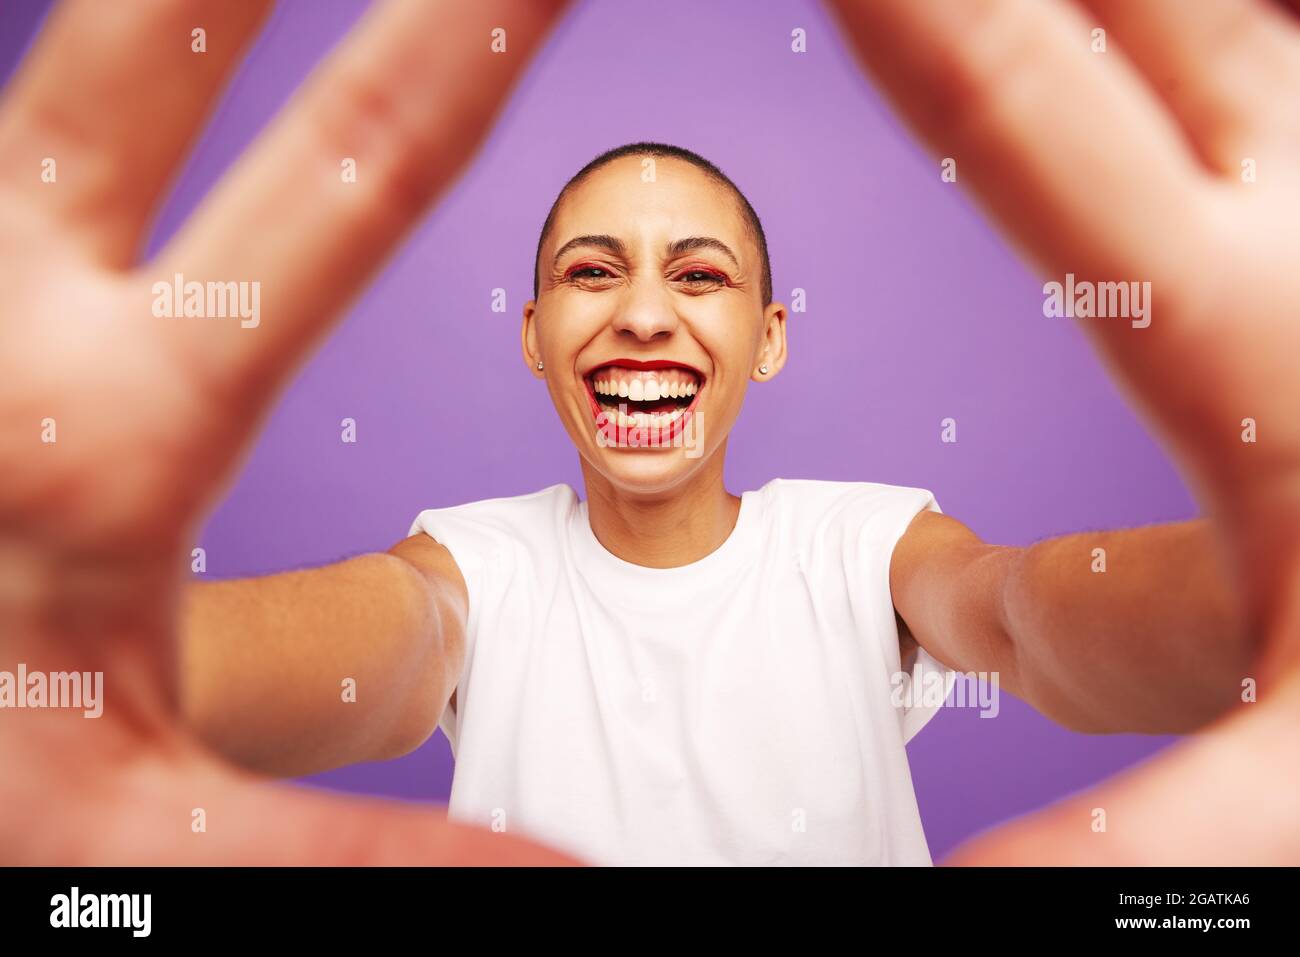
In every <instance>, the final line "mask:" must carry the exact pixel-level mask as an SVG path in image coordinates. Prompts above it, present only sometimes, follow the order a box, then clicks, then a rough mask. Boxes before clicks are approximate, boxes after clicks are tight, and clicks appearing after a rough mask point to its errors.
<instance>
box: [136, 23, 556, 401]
mask: <svg viewBox="0 0 1300 957" xmlns="http://www.w3.org/2000/svg"><path fill="white" fill-rule="evenodd" d="M563 6H564V4H563V3H562V2H557V0H546V2H537V0H482V2H476V3H473V4H464V3H460V2H456V0H389V2H387V3H385V4H383V5H381V6H380V7H378V8H376V9H375V10H373V11H372V12H371V13H370V14H369V15H368V17H367V18H366V20H364V21H363V23H362V24H361V25H360V26H359V27H358V29H357V32H356V33H355V35H354V36H352V37H351V38H349V39H348V40H347V41H346V43H345V44H344V45H343V47H342V48H340V49H339V50H338V51H337V52H336V53H335V54H333V55H332V56H331V57H330V58H329V60H328V61H327V62H326V63H325V64H324V66H323V67H322V68H321V69H320V70H318V71H317V73H316V74H314V75H313V76H312V77H311V78H310V79H309V80H308V81H307V85H306V87H305V88H304V89H303V90H302V91H301V92H300V93H299V95H298V96H297V97H296V98H295V100H294V102H293V103H292V104H291V105H290V106H289V108H288V109H287V110H286V112H285V113H284V114H282V115H281V116H280V117H279V118H278V119H277V120H276V122H275V124H274V125H273V126H272V128H271V129H269V130H268V131H267V132H266V134H264V135H263V136H262V137H261V139H260V140H259V141H258V142H257V143H256V144H255V145H254V147H253V148H252V150H251V151H250V153H248V154H247V155H245V156H244V157H243V159H241V161H240V162H239V164H238V165H237V166H236V167H235V168H234V169H233V170H232V171H231V172H230V174H229V175H228V176H227V177H226V178H225V180H224V181H223V182H222V183H220V184H219V185H218V186H217V188H216V189H215V191H214V192H213V193H212V195H210V196H209V197H208V199H207V200H206V201H205V203H204V205H203V206H202V207H201V209H200V210H199V211H198V213H197V214H196V215H195V216H194V217H193V218H192V219H191V220H190V222H189V223H188V224H187V225H186V227H185V228H184V230H183V231H182V233H181V234H180V235H179V236H178V237H177V238H176V240H175V241H174V242H173V243H172V244H171V245H170V247H169V248H168V249H166V250H165V251H164V254H163V255H162V256H161V257H160V258H159V260H158V262H157V263H155V264H153V266H152V267H151V269H150V276H151V277H155V276H156V277H161V278H163V279H166V280H171V278H172V277H173V275H175V274H182V273H183V274H184V275H185V276H186V278H187V279H188V278H190V277H193V278H194V279H196V280H199V281H244V282H258V283H260V286H259V287H258V288H259V289H260V293H259V295H260V313H261V315H260V317H259V318H258V319H257V320H256V321H253V322H240V323H227V324H200V325H198V326H191V327H190V330H191V331H190V334H189V335H188V342H187V344H186V345H185V348H186V349H187V354H188V355H189V357H190V360H191V361H192V362H193V363H194V365H195V367H196V368H197V369H198V370H199V374H200V375H204V376H207V377H210V378H212V379H215V380H218V381H219V382H220V383H221V384H222V388H223V389H226V390H230V391H232V392H233V393H235V394H239V395H242V396H244V397H245V398H248V397H250V396H251V397H254V398H256V399H258V400H264V399H265V397H266V395H267V394H268V392H269V391H270V390H271V388H272V387H273V386H274V385H275V383H276V382H277V381H278V380H279V378H280V377H281V376H282V375H284V374H285V373H286V371H287V368H288V366H289V364H290V362H291V360H293V359H294V358H295V357H296V356H298V355H299V354H300V353H301V352H302V351H303V350H304V349H305V348H306V347H307V345H308V344H309V343H310V342H311V341H312V340H313V339H314V338H316V337H317V336H319V335H320V334H321V333H322V332H323V331H324V330H325V328H326V319H327V318H329V317H330V316H332V315H336V314H337V313H338V312H339V311H340V310H341V309H342V307H343V306H344V305H346V303H347V302H348V300H349V299H351V297H352V296H354V295H355V294H356V293H357V292H358V291H359V289H360V288H361V286H362V284H363V282H364V281H365V280H366V279H367V277H369V276H370V275H371V274H372V273H373V272H374V271H375V269H376V268H377V267H378V265H379V264H380V263H381V262H382V261H383V260H384V259H385V258H386V256H387V255H388V253H389V252H390V250H391V249H392V248H393V246H394V245H395V244H396V243H397V242H398V240H399V239H400V238H401V237H402V236H403V234H404V233H405V232H406V231H407V229H409V228H410V226H411V225H412V224H413V223H414V222H415V221H416V220H417V219H418V218H419V217H420V216H421V214H422V213H423V211H424V210H425V208H426V207H427V206H428V204H429V203H430V202H431V201H432V200H433V199H434V197H435V196H437V195H438V193H439V192H440V191H441V190H442V189H443V188H444V187H445V186H446V185H447V184H448V183H449V182H450V180H451V178H452V176H453V175H454V174H455V173H456V171H457V170H458V169H459V168H460V167H461V166H462V164H464V163H465V161H466V160H467V159H468V158H469V156H470V155H471V153H472V151H473V150H474V149H475V148H476V146H477V144H478V142H479V140H480V138H481V137H482V136H483V134H484V133H485V132H486V130H487V128H488V126H489V123H490V121H491V119H492V117H493V115H494V113H495V111H496V109H497V107H498V105H499V104H500V103H501V101H502V100H503V99H504V97H505V95H506V93H507V91H508V89H509V87H510V85H511V83H512V82H513V80H514V78H515V77H516V75H517V74H518V73H519V71H520V69H521V67H522V66H523V64H524V63H525V61H526V59H527V57H528V55H529V53H530V52H531V50H532V49H533V48H534V47H535V46H536V45H537V44H538V42H539V40H540V39H541V37H542V35H543V33H544V31H545V29H546V28H547V27H548V26H549V24H550V23H551V21H552V20H553V19H554V18H555V17H556V15H557V14H558V12H559V10H560V9H561V8H562V7H563ZM502 43H504V48H502V47H501V44H502ZM494 45H495V46H496V47H497V49H496V50H494Z"/></svg>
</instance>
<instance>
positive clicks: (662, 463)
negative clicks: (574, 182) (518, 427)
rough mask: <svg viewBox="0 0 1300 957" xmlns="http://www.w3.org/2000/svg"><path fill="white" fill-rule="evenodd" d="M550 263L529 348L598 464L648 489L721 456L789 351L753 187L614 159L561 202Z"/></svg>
mask: <svg viewBox="0 0 1300 957" xmlns="http://www.w3.org/2000/svg"><path fill="white" fill-rule="evenodd" d="M651 161H653V166H649V165H648V164H649V163H650V162H651ZM538 277H539V279H538V297H537V299H536V300H535V301H532V302H529V303H528V304H527V305H526V306H525V307H524V328H523V343H524V357H525V359H526V360H527V361H528V363H529V366H530V368H532V370H533V372H534V374H535V375H538V376H540V377H544V378H545V380H546V385H547V389H548V390H549V391H550V394H551V401H552V402H554V403H555V408H556V410H557V411H558V412H559V414H560V419H561V421H562V422H563V423H564V427H565V429H566V430H567V431H568V433H569V436H570V437H571V438H572V439H573V442H574V444H575V445H576V446H577V448H578V451H579V453H580V454H581V455H582V457H583V458H584V459H585V460H586V461H587V463H588V464H589V465H590V466H591V467H593V468H594V469H595V470H596V471H597V472H599V473H600V474H601V475H602V476H604V477H605V478H606V479H607V480H608V481H609V482H610V483H612V484H613V485H614V486H616V487H617V488H619V489H621V490H622V491H624V492H628V493H633V494H654V493H663V492H665V491H669V490H671V489H672V488H673V487H674V486H677V485H679V484H680V483H682V482H683V481H685V480H686V479H688V478H689V477H691V476H692V475H694V474H696V473H697V471H698V470H699V469H700V468H702V467H703V466H704V465H705V464H706V463H709V462H710V461H714V457H715V455H716V456H718V459H717V461H715V463H714V464H720V457H721V453H722V450H724V449H725V440H726V436H727V433H728V432H729V431H730V429H731V425H732V423H733V422H734V421H735V419H736V416H737V415H738V414H739V412H740V407H741V404H742V403H743V402H744V398H745V389H746V387H747V385H748V383H749V380H750V379H751V378H752V379H756V380H759V381H765V380H767V379H770V378H772V376H774V375H775V374H776V373H777V372H778V371H779V370H780V368H781V365H782V363H783V362H784V360H785V315H786V313H785V308H784V306H782V305H780V304H778V303H773V304H772V305H769V306H768V307H767V308H766V309H765V308H764V307H763V301H762V264H761V262H760V259H759V251H758V244H757V242H756V241H755V239H754V238H753V237H752V235H751V233H750V232H749V230H748V229H747V228H746V225H745V220H744V218H743V216H742V214H741V211H740V208H739V205H738V201H737V199H736V198H735V197H734V196H733V195H732V194H731V193H730V192H729V191H728V190H726V189H724V188H723V187H721V186H719V185H718V184H716V183H715V182H714V181H713V180H712V179H710V178H709V177H708V176H707V175H705V174H704V173H703V172H701V171H700V170H698V169H696V168H695V167H694V166H692V165H690V164H689V163H684V162H682V161H680V160H676V159H671V158H663V157H640V156H625V157H622V158H620V159H617V160H614V161H613V162H611V163H609V164H607V165H606V166H604V167H602V168H601V169H599V170H597V171H596V172H595V173H592V174H591V175H590V176H588V177H587V179H586V180H584V181H583V182H582V183H581V184H580V185H578V186H577V187H576V188H575V189H574V190H572V191H571V192H570V193H569V195H568V196H567V197H565V198H564V200H563V201H562V202H561V204H560V207H559V209H558V210H557V213H556V216H555V219H554V222H553V225H552V229H551V232H550V235H549V236H548V237H547V239H546V241H545V243H544V244H543V246H542V250H541V254H540V259H539V263H538ZM538 360H541V361H542V362H543V363H544V365H545V371H544V372H540V371H538V370H537V368H536V366H537V362H538ZM761 365H766V366H767V372H766V373H760V372H759V367H760V366H761Z"/></svg>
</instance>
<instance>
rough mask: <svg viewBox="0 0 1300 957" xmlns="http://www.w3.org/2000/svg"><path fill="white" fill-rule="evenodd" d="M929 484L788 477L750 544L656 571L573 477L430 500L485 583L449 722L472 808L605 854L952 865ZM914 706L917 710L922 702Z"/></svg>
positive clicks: (481, 817)
mask: <svg viewBox="0 0 1300 957" xmlns="http://www.w3.org/2000/svg"><path fill="white" fill-rule="evenodd" d="M927 508H928V509H931V510H933V511H938V510H939V507H938V505H937V504H936V502H935V500H934V496H933V495H931V493H930V492H928V491H926V490H924V489H916V488H903V487H898V486H890V485H879V484H874V483H867V482H821V481H803V480H787V479H775V480H773V481H771V482H769V483H767V484H766V485H764V486H763V487H762V488H761V489H759V490H757V491H751V492H745V493H744V494H743V495H742V496H741V506H740V515H739V518H738V520H737V522H736V526H735V528H734V530H733V531H732V533H731V535H730V536H729V537H728V538H727V540H726V541H725V542H724V543H723V544H722V545H721V546H720V547H719V548H717V549H716V550H715V551H713V552H711V553H710V554H709V555H706V556H705V557H704V558H702V559H700V560H699V561H697V562H693V563H692V564H690V565H684V566H680V567H677V568H646V567H643V566H640V565H634V564H632V563H630V562H626V561H624V560H622V559H620V558H618V557H617V556H615V555H614V554H612V553H611V552H609V551H608V550H606V549H605V547H604V546H602V545H601V544H600V542H599V541H598V540H597V538H596V537H595V535H594V534H593V532H592V530H591V525H590V524H589V522H588V519H587V506H586V503H585V502H583V501H580V500H579V499H578V496H577V495H576V494H575V492H574V491H573V489H572V488H570V487H569V486H567V485H553V486H551V487H550V488H546V489H543V490H541V491H539V492H535V493H533V494H531V495H521V496H517V497H513V498H498V499H489V500H486V501H481V502H473V503H470V504H467V505H460V506H456V507H453V508H443V509H429V510H426V511H424V512H421V513H420V514H419V516H417V518H416V520H415V522H414V524H413V525H412V526H411V534H415V533H416V532H417V531H423V532H426V533H427V534H429V535H431V536H433V538H434V539H436V540H437V541H438V542H441V543H442V544H443V545H445V546H446V547H447V548H448V549H449V550H450V551H451V553H452V555H453V557H454V558H455V560H456V563H457V565H459V567H460V569H461V572H462V574H463V575H464V576H465V582H466V584H467V586H468V590H469V620H468V628H467V631H466V657H465V670H464V673H463V674H462V675H461V678H460V683H459V685H458V686H457V692H456V709H455V710H453V709H452V708H451V707H450V706H448V708H447V710H446V711H445V712H444V714H443V716H442V720H441V722H440V727H441V728H442V730H443V732H444V733H445V734H446V735H447V738H448V739H449V740H450V742H451V746H452V752H453V754H454V755H455V758H456V765H455V773H454V777H453V780H452V789H451V800H450V804H449V811H448V812H449V814H450V815H451V816H452V817H453V818H456V819H458V820H463V821H466V822H470V823H474V824H478V825H480V826H483V827H495V829H496V830H503V829H504V830H507V831H509V832H512V833H521V834H525V835H528V836H531V837H533V838H535V839H537V840H540V841H542V842H543V843H546V844H549V845H551V846H553V847H556V848H559V849H561V850H565V851H568V852H570V853H572V854H574V855H576V856H577V857H579V858H582V859H584V860H587V861H589V862H591V863H595V864H746V865H756V864H904V865H928V864H930V863H931V860H930V853H929V849H928V848H927V846H926V842H925V834H924V832H923V831H922V829H921V820H920V815H919V812H918V810H917V804H916V796H915V793H914V791H913V789H912V778H911V772H910V770H909V768H908V763H907V752H906V750H905V748H904V745H905V743H906V742H907V741H908V739H910V738H911V737H912V736H913V735H914V734H916V732H917V731H919V730H920V729H921V727H922V726H924V725H925V723H926V722H927V721H929V719H930V718H931V717H932V716H933V715H934V713H935V711H936V710H937V709H938V707H939V706H940V705H939V704H938V703H937V702H936V700H935V698H936V696H935V695H930V696H928V698H925V697H923V696H919V695H915V696H909V695H907V694H906V693H904V692H905V691H906V686H907V685H908V683H909V682H911V683H914V685H915V686H917V687H919V685H920V683H921V678H920V672H921V670H922V669H923V670H924V672H925V673H926V674H927V677H929V678H933V677H935V674H934V673H935V672H940V673H942V675H943V682H944V684H943V687H944V688H945V689H947V688H950V687H951V681H952V679H953V677H954V676H953V675H952V673H951V672H950V671H948V670H947V669H945V668H944V666H943V665H941V664H939V663H938V662H937V661H935V660H934V659H933V658H931V657H930V656H929V655H928V654H926V653H925V652H924V651H921V652H920V653H919V654H918V655H917V660H916V663H915V665H914V666H913V668H912V670H911V671H910V672H909V673H908V674H906V675H903V674H900V672H899V666H900V656H899V647H898V631H897V625H896V622H895V619H894V608H893V602H892V599H891V596H890V590H889V563H890V557H891V555H892V553H893V550H894V545H895V543H896V542H897V541H898V539H899V538H900V537H901V536H902V534H903V531H904V530H905V529H906V528H907V525H908V523H909V522H910V521H911V519H912V518H913V517H914V516H915V515H916V514H917V513H918V512H919V511H921V510H922V509H927ZM909 705H910V707H909Z"/></svg>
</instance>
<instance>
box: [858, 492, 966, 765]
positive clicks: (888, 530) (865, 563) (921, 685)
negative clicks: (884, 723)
mask: <svg viewBox="0 0 1300 957" xmlns="http://www.w3.org/2000/svg"><path fill="white" fill-rule="evenodd" d="M927 510H928V511H932V512H940V511H941V509H940V508H939V503H938V502H937V501H936V500H935V497H934V495H933V493H931V492H930V491H928V490H926V489H919V488H904V487H896V486H871V494H869V495H867V496H866V503H865V506H864V509H863V512H861V513H860V516H861V525H860V526H859V534H858V539H857V543H856V545H857V564H858V580H859V581H862V582H863V586H862V587H863V588H864V591H865V593H866V600H867V601H868V603H869V604H868V608H869V610H870V617H871V619H872V622H873V624H874V626H875V627H874V631H875V636H876V638H877V639H878V640H879V642H880V652H881V654H882V656H883V659H884V661H885V666H886V672H887V675H888V681H889V687H888V694H889V702H890V705H891V706H892V708H893V709H894V711H895V712H896V714H897V715H898V720H899V728H900V732H901V734H902V737H903V743H904V744H906V743H907V742H908V741H910V740H911V739H912V738H913V737H915V736H916V734H917V732H919V731H920V730H921V729H922V728H923V727H925V726H926V724H928V723H929V721H930V719H931V718H933V717H934V716H935V714H937V713H938V711H939V709H940V708H942V707H943V705H944V702H945V701H946V700H947V699H948V695H949V693H950V692H951V691H952V687H953V684H954V683H955V682H956V678H957V675H956V673H955V672H954V671H953V670H952V669H951V668H949V667H947V666H946V665H944V664H942V663H941V662H939V661H938V660H937V659H935V658H934V657H933V656H932V655H930V653H929V652H927V651H926V650H925V649H924V648H918V649H917V650H916V654H915V658H914V660H913V662H912V664H911V667H910V668H908V669H907V670H906V671H905V670H903V662H902V656H901V654H900V649H899V634H898V621H897V618H896V617H895V611H894V597H893V591H892V589H891V588H890V583H889V570H890V566H891V564H892V561H893V555H894V550H895V548H896V547H897V545H898V542H899V541H900V540H901V539H902V537H903V534H904V533H905V532H906V531H907V527H908V525H910V524H911V522H912V520H913V519H914V518H915V517H916V516H917V515H919V514H920V513H921V512H922V511H927Z"/></svg>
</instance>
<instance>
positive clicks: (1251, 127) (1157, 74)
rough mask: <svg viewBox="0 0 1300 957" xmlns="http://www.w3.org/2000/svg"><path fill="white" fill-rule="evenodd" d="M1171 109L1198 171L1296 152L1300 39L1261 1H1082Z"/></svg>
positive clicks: (1232, 169)
mask: <svg viewBox="0 0 1300 957" xmlns="http://www.w3.org/2000/svg"><path fill="white" fill-rule="evenodd" d="M1084 2H1085V4H1086V5H1087V6H1088V7H1089V8H1091V9H1092V10H1094V11H1095V12H1096V14H1097V15H1098V16H1099V17H1100V19H1101V22H1102V24H1103V26H1104V27H1105V29H1106V30H1107V31H1109V33H1110V37H1111V38H1112V39H1115V40H1118V42H1119V43H1120V45H1121V46H1122V47H1123V48H1124V52H1125V53H1126V54H1127V56H1128V58H1129V60H1130V61H1131V62H1132V63H1134V64H1135V65H1136V66H1137V68H1138V69H1139V70H1140V71H1141V72H1142V73H1143V74H1144V75H1145V76H1146V77H1147V80H1148V82H1149V83H1150V84H1151V85H1152V86H1153V87H1154V88H1155V90H1156V91H1157V92H1158V93H1159V95H1160V96H1161V97H1162V98H1163V99H1164V101H1165V102H1166V103H1168V104H1169V107H1170V109H1172V111H1173V112H1174V114H1175V115H1176V116H1177V117H1178V119H1179V121H1180V122H1181V124H1182V126H1183V128H1184V129H1185V130H1186V131H1187V133H1188V135H1189V137H1190V138H1191V140H1192V142H1193V143H1194V144H1195V146H1196V148H1197V150H1198V151H1199V152H1200V154H1201V156H1202V159H1203V160H1204V162H1205V163H1206V165H1208V166H1210V167H1211V168H1212V169H1215V170H1217V171H1219V172H1222V173H1228V174H1232V175H1236V174H1237V173H1239V172H1240V170H1241V163H1242V160H1243V159H1244V158H1247V157H1254V158H1258V157H1260V156H1265V155H1279V156H1285V157H1287V158H1288V159H1289V157H1291V156H1293V155H1294V153H1295V151H1296V148H1297V146H1300V111H1297V110H1296V107H1295V96H1294V95H1291V96H1286V95H1279V91H1300V32H1297V31H1296V29H1295V28H1294V24H1293V18H1292V17H1290V16H1289V15H1287V14H1286V13H1284V12H1283V11H1282V10H1281V9H1280V8H1278V7H1276V6H1274V5H1273V4H1272V3H1271V2H1265V0H1200V2H1197V3H1193V4H1189V3H1186V2H1185V0H1141V2H1134V0H1084Z"/></svg>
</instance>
